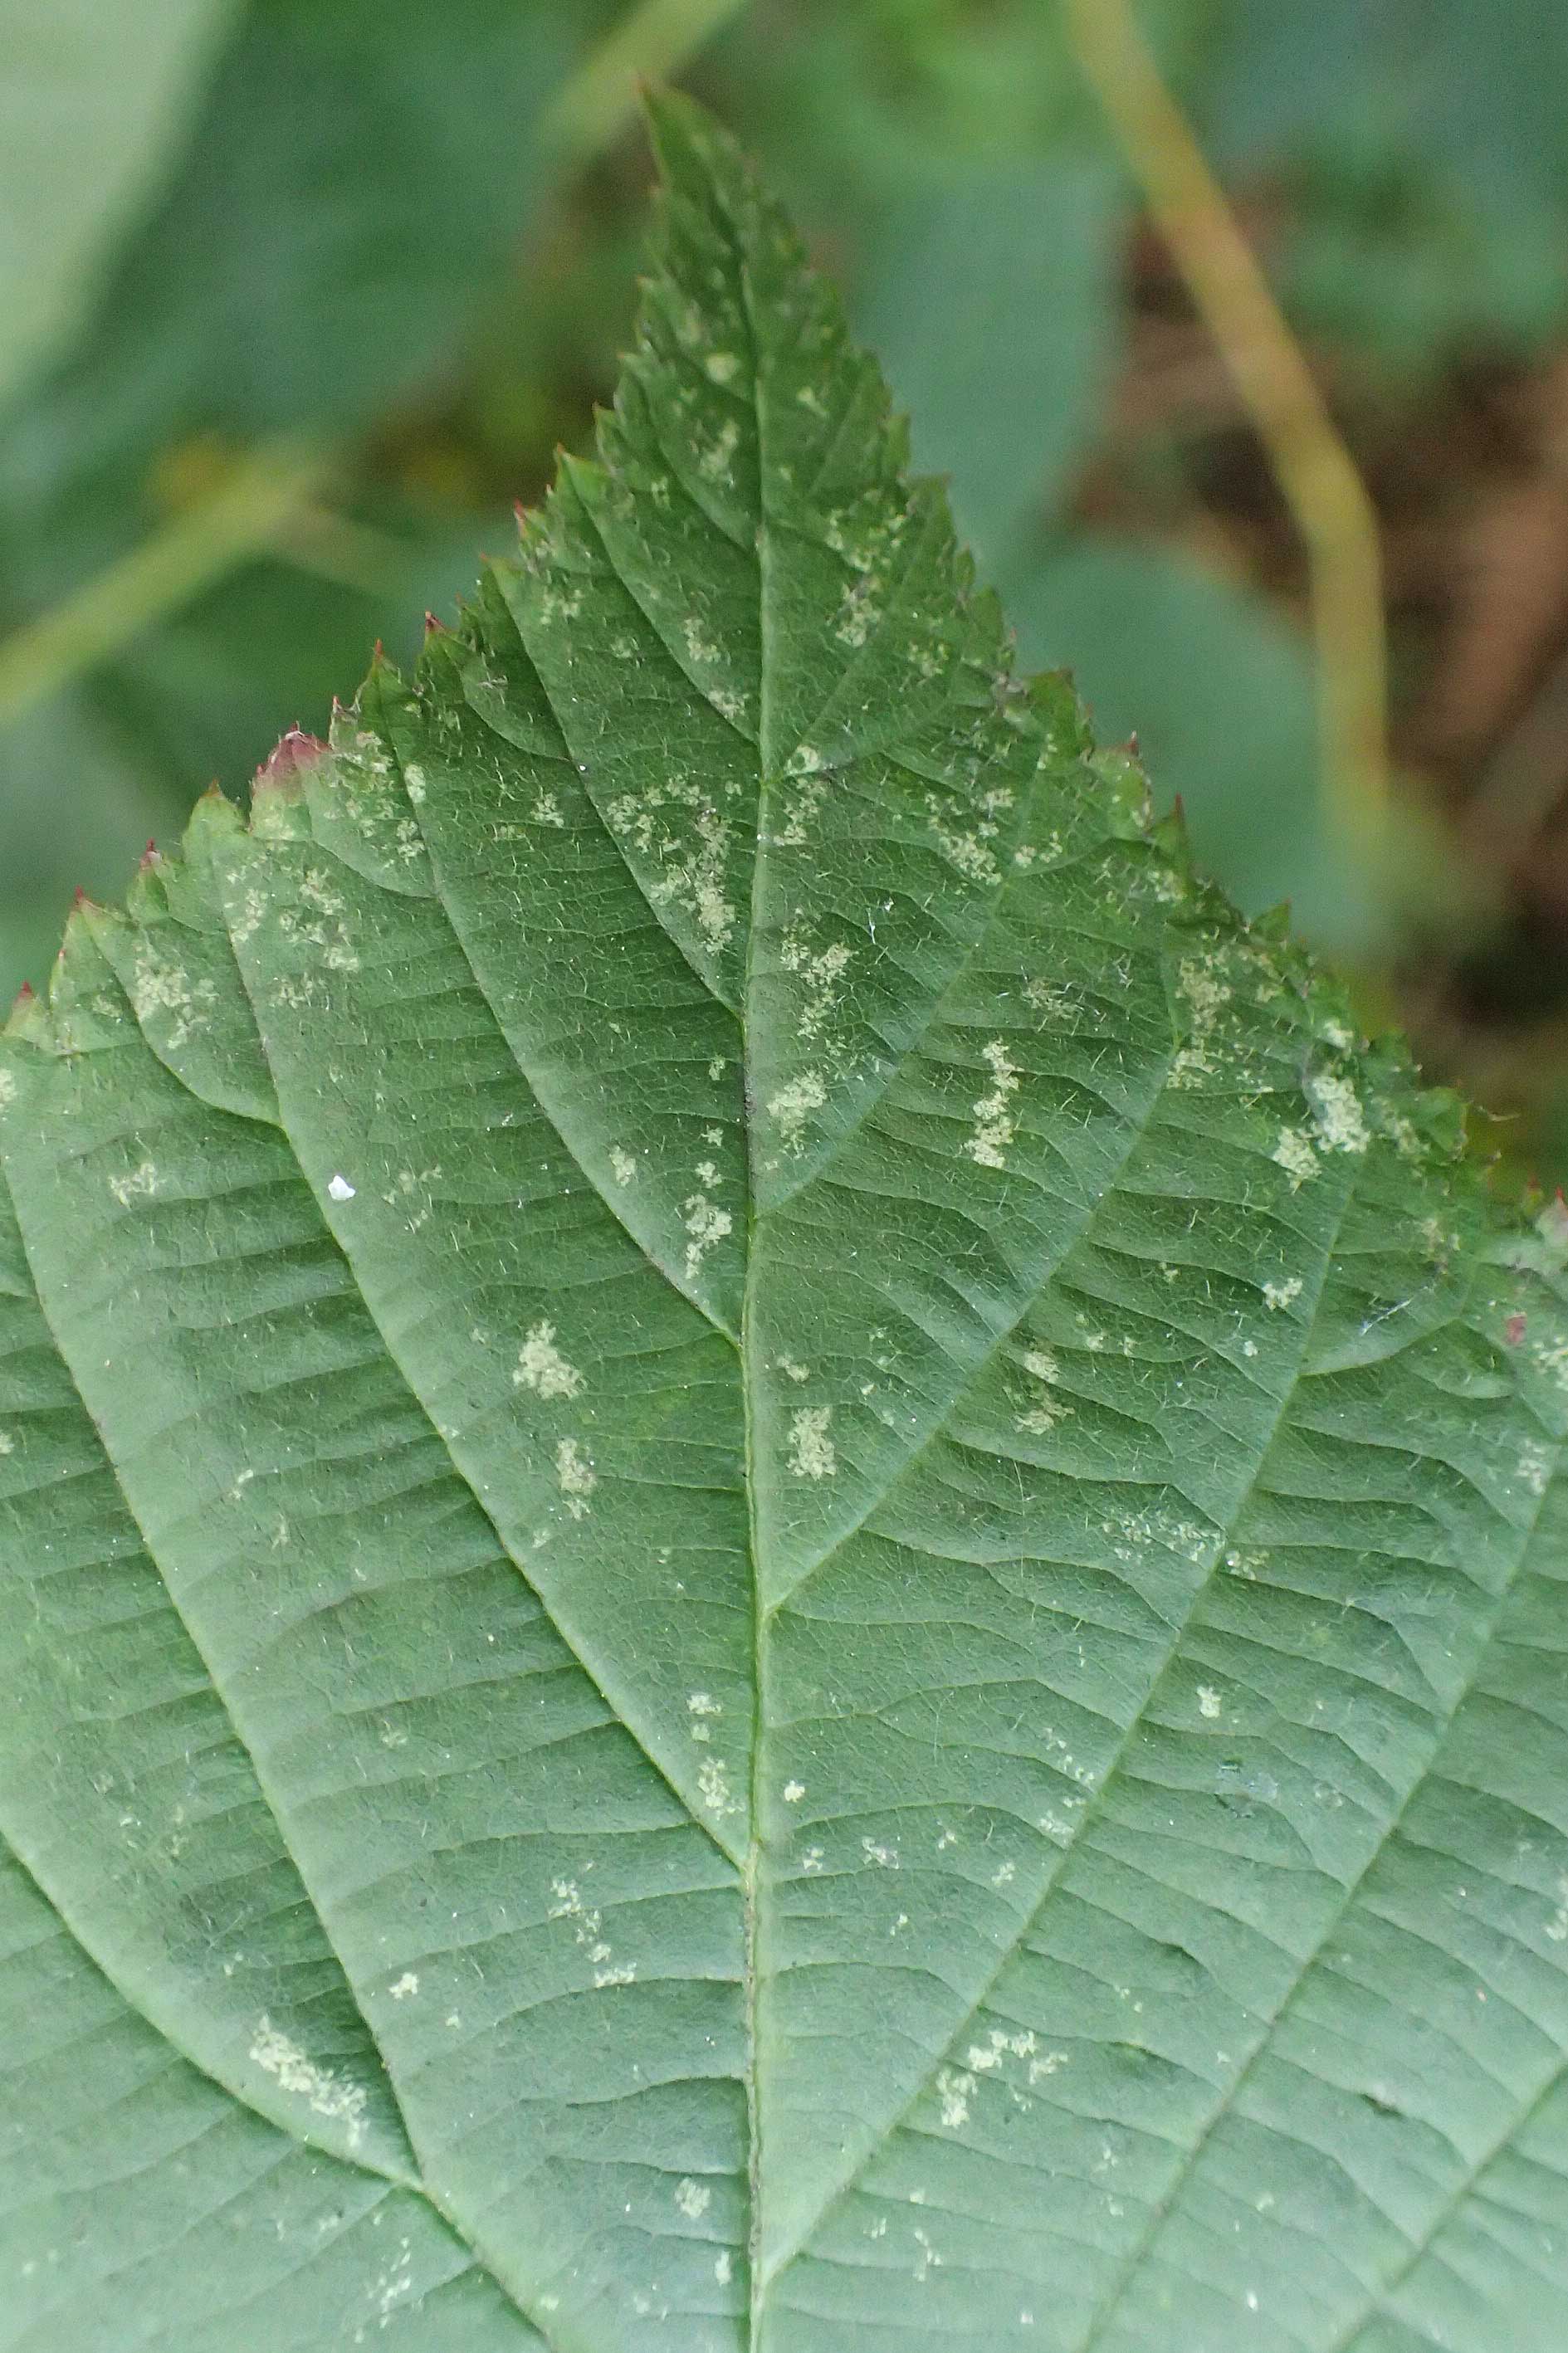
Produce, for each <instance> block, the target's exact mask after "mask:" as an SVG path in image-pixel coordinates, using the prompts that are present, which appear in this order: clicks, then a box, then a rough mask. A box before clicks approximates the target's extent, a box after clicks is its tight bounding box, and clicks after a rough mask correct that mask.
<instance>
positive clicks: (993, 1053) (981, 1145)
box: [964, 1038, 1018, 1168]
mask: <svg viewBox="0 0 1568 2353" xmlns="http://www.w3.org/2000/svg"><path fill="white" fill-rule="evenodd" d="M980 1055H981V1059H982V1060H984V1062H985V1063H986V1066H987V1067H988V1069H989V1070H990V1071H991V1080H992V1084H991V1092H989V1094H983V1095H981V1096H980V1100H979V1101H978V1102H977V1103H975V1104H974V1106H973V1110H974V1115H975V1131H974V1134H972V1135H971V1136H969V1137H968V1138H966V1140H965V1144H964V1150H965V1151H966V1152H967V1153H968V1154H969V1158H970V1159H971V1160H977V1161H978V1162H979V1163H980V1166H981V1167H982V1168H1005V1167H1006V1166H1007V1162H1006V1159H1005V1158H1004V1156H1003V1155H1004V1154H1005V1153H1006V1150H1007V1147H1008V1145H1010V1144H1011V1143H1012V1139H1013V1136H1014V1134H1016V1132H1017V1127H1018V1118H1017V1113H1015V1112H1014V1111H1013V1109H1012V1098H1013V1096H1014V1095H1015V1094H1016V1093H1017V1092H1018V1072H1017V1071H1016V1069H1015V1068H1014V1066H1013V1064H1012V1062H1011V1061H1010V1060H1008V1054H1007V1049H1006V1047H1005V1046H1004V1045H1003V1044H1002V1041H1001V1039H1000V1038H993V1039H991V1042H990V1044H989V1045H986V1046H982V1047H981V1049H980Z"/></svg>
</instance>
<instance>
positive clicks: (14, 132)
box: [0, 0, 234, 396]
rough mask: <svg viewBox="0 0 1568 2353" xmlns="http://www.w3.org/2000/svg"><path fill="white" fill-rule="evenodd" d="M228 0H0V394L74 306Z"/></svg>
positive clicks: (192, 81) (157, 149)
mask: <svg viewBox="0 0 1568 2353" xmlns="http://www.w3.org/2000/svg"><path fill="white" fill-rule="evenodd" d="M233 5H234V0H163V5H160V6H158V7H157V8H155V9H151V10H147V11H139V10H132V9H126V8H122V7H116V6H114V5H105V0H51V5H50V6H49V7H48V8H47V9H39V8H37V7H35V6H31V5H26V0H0V55H4V57H5V95H4V113H3V117H0V120H3V123H4V129H3V132H0V322H4V323H3V324H0V396H4V395H5V394H7V393H9V392H11V391H12V390H13V389H14V387H15V386H16V385H17V384H18V383H19V382H20V381H21V380H22V378H23V376H24V375H26V373H27V372H28V370H29V369H32V368H36V367H37V365H38V364H39V363H40V361H41V360H42V358H43V357H44V355H45V354H46V353H48V350H49V348H50V346H51V345H53V344H55V343H58V342H59V341H60V339H61V338H62V336H63V335H64V334H65V333H66V332H68V331H69V328H70V327H71V326H73V325H74V324H75V322H76V321H77V319H78V318H79V315H80V314H81V313H82V312H83V311H85V309H86V307H87V303H88V300H89V296H90V292H91V290H92V286H93V281H94V280H95V278H96V277H97V275H98V273H99V272H100V270H101V269H102V268H103V267H104V266H105V264H106V261H107V258H108V251H109V248H110V245H111V240H112V238H113V237H114V234H115V232H116V230H117V229H118V228H119V227H120V225H121V223H122V221H123V220H124V219H125V218H126V217H127V216H129V215H130V214H132V212H133V211H134V210H135V208H136V206H137V205H138V203H139V202H140V201H141V200H142V199H143V197H144V195H145V194H146V192H147V189H148V186H149V185H150V184H151V183H152V182H153V181H154V179H155V176H156V172H157V164H158V159H159V157H160V155H161V153H163V152H164V148H165V147H166V145H167V143H168V140H169V135H170V132H171V130H172V129H173V127H174V126H175V125H176V124H177V123H178V121H179V120H180V117H181V114H182V113H183V111H184V109H185V105H186V103H187V101H188V99H189V95H190V93H191V91H192V90H193V89H194V88H195V87H196V84H197V82H198V81H199V79H200V77H201V75H202V73H203V71H204V69H205V68H206V66H207V62H208V58H209V55H210V53H211V51H212V49H213V48H214V47H215V46H216V44H217V39H218V37H219V36H220V35H221V33H222V31H223V28H224V26H225V23H226V21H227V19H228V17H229V16H231V15H232V14H233Z"/></svg>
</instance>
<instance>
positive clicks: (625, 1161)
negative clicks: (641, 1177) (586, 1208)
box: [609, 1144, 637, 1185]
mask: <svg viewBox="0 0 1568 2353" xmlns="http://www.w3.org/2000/svg"><path fill="white" fill-rule="evenodd" d="M609 1165H610V1167H611V1168H612V1169H613V1170H614V1172H615V1181H616V1183H617V1184H618V1185H630V1182H631V1180H632V1178H633V1177H634V1176H636V1174H637V1161H636V1157H635V1155H633V1154H631V1153H630V1152H628V1151H627V1150H626V1149H625V1147H624V1145H620V1144H612V1145H610V1147H609Z"/></svg>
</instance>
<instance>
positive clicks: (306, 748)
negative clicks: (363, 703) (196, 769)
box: [215, 647, 380, 793]
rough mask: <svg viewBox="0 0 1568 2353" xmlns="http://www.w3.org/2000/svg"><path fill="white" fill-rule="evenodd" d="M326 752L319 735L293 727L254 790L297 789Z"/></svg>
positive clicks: (276, 746)
mask: <svg viewBox="0 0 1568 2353" xmlns="http://www.w3.org/2000/svg"><path fill="white" fill-rule="evenodd" d="M379 650H380V649H379V647H377V651H378V652H379ZM326 754H327V746H326V745H325V744H323V742H322V739H321V737H320V736H319V735H311V734H308V733H306V731H305V729H304V728H302V727H291V728H290V729H289V730H288V731H287V733H285V734H282V735H280V736H279V738H278V741H277V742H276V744H274V745H273V746H272V749H271V750H270V752H269V753H268V754H267V757H266V758H265V759H264V760H263V761H262V763H261V765H260V767H259V768H258V769H257V771H256V776H255V780H254V783H253V785H252V787H251V789H252V791H253V792H258V793H263V792H278V791H288V790H291V789H294V788H297V785H298V780H299V778H300V777H301V776H304V775H306V774H307V773H308V772H309V771H310V770H311V769H312V768H314V767H317V766H319V765H320V764H321V762H322V761H323V759H324V758H325V757H326ZM215 789H216V787H215Z"/></svg>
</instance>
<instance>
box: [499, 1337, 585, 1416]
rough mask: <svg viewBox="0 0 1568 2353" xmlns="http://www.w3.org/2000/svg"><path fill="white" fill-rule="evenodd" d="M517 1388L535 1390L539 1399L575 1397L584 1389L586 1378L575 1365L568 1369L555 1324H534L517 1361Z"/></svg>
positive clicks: (515, 1381)
mask: <svg viewBox="0 0 1568 2353" xmlns="http://www.w3.org/2000/svg"><path fill="white" fill-rule="evenodd" d="M512 1385H513V1387H514V1388H520V1389H532V1390H533V1391H534V1392H535V1395H536V1396H538V1397H543V1398H569V1397H576V1396H577V1393H578V1391H579V1390H580V1389H581V1388H582V1386H583V1377H582V1375H581V1373H579V1372H578V1370H577V1366H575V1365H569V1364H568V1363H567V1359H566V1358H565V1356H562V1354H561V1352H560V1350H559V1348H557V1347H556V1327H555V1325H554V1324H535V1326H534V1328H533V1330H532V1331H531V1332H530V1333H529V1334H528V1336H527V1338H526V1339H525V1340H524V1343H523V1346H522V1350H521V1352H520V1354H519V1356H518V1358H517V1368H516V1370H515V1371H514V1374H513V1376H512Z"/></svg>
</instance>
